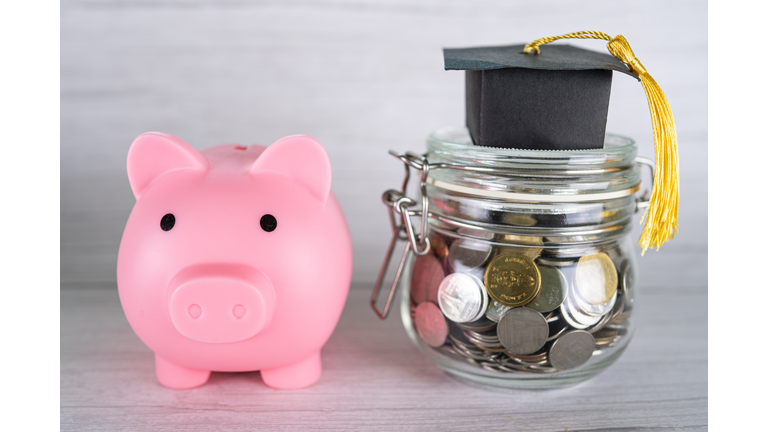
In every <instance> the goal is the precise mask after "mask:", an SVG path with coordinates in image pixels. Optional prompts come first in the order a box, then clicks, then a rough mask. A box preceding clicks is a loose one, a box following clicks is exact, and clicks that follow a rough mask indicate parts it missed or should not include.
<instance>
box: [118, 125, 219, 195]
mask: <svg viewBox="0 0 768 432" xmlns="http://www.w3.org/2000/svg"><path fill="white" fill-rule="evenodd" d="M180 169H192V170H199V171H205V170H207V169H208V159H206V158H205V156H203V155H202V154H201V153H200V152H198V151H197V150H195V149H194V148H193V147H192V146H191V145H189V144H187V143H185V142H184V141H183V140H181V139H179V138H176V137H175V136H173V135H169V134H164V133H161V132H147V133H144V134H141V135H139V137H138V138H136V139H135V140H133V144H131V148H130V150H128V181H129V182H130V183H131V189H132V190H133V195H134V196H136V199H138V198H139V196H140V195H141V193H142V192H144V190H145V189H146V188H147V186H149V185H150V183H152V181H153V180H154V179H156V178H158V177H160V176H161V175H163V174H165V173H167V172H170V171H176V170H180Z"/></svg>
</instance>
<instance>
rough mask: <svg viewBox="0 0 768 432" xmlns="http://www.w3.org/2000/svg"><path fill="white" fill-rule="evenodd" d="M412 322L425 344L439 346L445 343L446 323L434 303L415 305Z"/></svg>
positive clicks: (446, 335)
mask: <svg viewBox="0 0 768 432" xmlns="http://www.w3.org/2000/svg"><path fill="white" fill-rule="evenodd" d="M413 323H414V325H415V326H416V333H418V334H419V337H420V338H421V340H423V341H424V343H426V344H427V345H429V346H431V347H433V348H439V347H441V346H443V344H445V340H446V338H447V337H448V323H447V322H446V321H445V317H443V314H442V313H441V312H440V308H438V307H437V305H436V304H434V303H432V302H424V303H421V304H419V305H418V306H416V314H415V317H414V322H413Z"/></svg>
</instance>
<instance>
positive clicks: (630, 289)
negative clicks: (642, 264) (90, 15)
mask: <svg viewBox="0 0 768 432" xmlns="http://www.w3.org/2000/svg"><path fill="white" fill-rule="evenodd" d="M620 268H621V272H620V274H619V289H620V290H621V294H622V295H623V296H624V308H625V309H627V310H629V309H632V306H633V305H634V303H635V289H634V288H635V276H636V275H635V269H634V268H633V267H632V266H631V265H630V264H629V260H628V259H627V260H624V262H622V263H621V267H620Z"/></svg>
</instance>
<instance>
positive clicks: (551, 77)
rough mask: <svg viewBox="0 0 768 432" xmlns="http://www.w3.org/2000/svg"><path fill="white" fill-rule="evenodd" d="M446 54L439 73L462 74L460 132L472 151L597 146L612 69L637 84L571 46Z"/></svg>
mask: <svg viewBox="0 0 768 432" xmlns="http://www.w3.org/2000/svg"><path fill="white" fill-rule="evenodd" d="M524 47H525V45H510V46H499V47H479V48H463V49H445V50H444V51H443V53H444V56H445V69H446V70H464V71H466V109H467V127H468V128H469V133H470V135H471V137H472V141H473V142H474V143H475V144H476V145H481V146H487V147H509V148H519V149H550V150H566V149H573V150H577V149H593V148H602V147H603V142H604V139H605V123H606V120H607V117H608V101H609V99H610V96H611V78H612V75H613V71H618V72H623V73H625V74H627V75H630V76H633V77H635V78H637V77H636V76H635V75H634V74H633V73H632V72H630V70H629V68H628V67H627V66H626V65H625V64H624V63H622V62H621V61H619V60H618V59H616V57H614V56H612V55H610V54H602V53H598V52H594V51H589V50H585V49H582V48H577V47H575V46H571V45H547V46H541V47H540V50H541V52H540V54H538V55H537V54H535V53H530V54H526V53H524V52H523V49H524Z"/></svg>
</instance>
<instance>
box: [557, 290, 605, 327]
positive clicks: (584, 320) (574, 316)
mask: <svg viewBox="0 0 768 432" xmlns="http://www.w3.org/2000/svg"><path fill="white" fill-rule="evenodd" d="M560 313H561V315H562V316H563V318H565V321H566V322H567V323H568V324H570V326H571V327H573V328H576V329H580V330H583V329H585V328H588V327H590V326H593V325H595V324H597V323H598V322H600V318H601V317H600V316H591V315H587V314H585V313H583V312H582V311H581V310H579V309H578V307H576V306H575V305H574V304H573V298H572V296H568V297H566V299H565V301H563V304H562V305H561V306H560Z"/></svg>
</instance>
